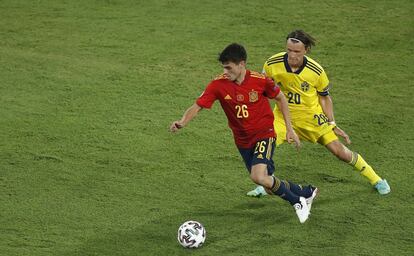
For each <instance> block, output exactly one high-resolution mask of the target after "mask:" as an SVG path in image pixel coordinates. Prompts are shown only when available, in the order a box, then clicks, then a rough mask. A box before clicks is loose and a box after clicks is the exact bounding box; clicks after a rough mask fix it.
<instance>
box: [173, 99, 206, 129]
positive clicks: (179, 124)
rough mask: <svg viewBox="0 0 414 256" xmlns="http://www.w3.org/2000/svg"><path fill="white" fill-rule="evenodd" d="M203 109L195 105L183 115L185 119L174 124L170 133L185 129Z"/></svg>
mask: <svg viewBox="0 0 414 256" xmlns="http://www.w3.org/2000/svg"><path fill="white" fill-rule="evenodd" d="M202 109H203V108H202V107H200V106H199V105H197V104H196V103H194V104H193V105H192V106H191V107H189V108H188V109H187V110H186V111H185V112H184V114H183V117H182V118H181V119H180V120H177V121H174V122H172V124H171V126H170V132H176V131H178V130H179V129H181V128H183V127H184V126H186V125H187V124H188V122H190V121H191V120H192V119H193V118H194V117H195V116H196V115H197V113H198V112H199V111H200V110H202Z"/></svg>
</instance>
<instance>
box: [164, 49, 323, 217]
mask: <svg viewBox="0 0 414 256" xmlns="http://www.w3.org/2000/svg"><path fill="white" fill-rule="evenodd" d="M246 60H247V54H246V50H245V49H244V47H243V46H242V45H239V44H235V43H234V44H230V45H228V46H227V47H226V48H225V49H224V50H223V51H222V52H221V54H220V56H219V61H220V62H221V64H222V66H223V70H224V73H223V74H222V75H220V76H218V77H217V78H216V79H214V80H213V81H211V82H210V84H209V85H208V86H207V88H206V89H205V91H204V92H203V94H202V95H201V96H200V97H199V98H198V99H197V100H196V102H195V103H194V104H193V105H192V106H191V107H190V108H188V109H187V110H186V111H185V113H184V115H183V117H182V118H181V119H180V120H178V121H174V122H173V123H172V124H171V126H170V131H171V132H176V131H177V130H178V129H181V128H183V127H185V126H186V125H187V123H188V122H190V121H191V120H192V119H193V118H194V117H195V116H196V115H197V113H198V112H199V111H200V110H202V109H203V108H207V109H209V108H211V106H212V105H213V103H214V101H216V100H218V101H219V102H220V104H221V106H222V108H223V110H224V112H225V114H226V116H227V119H228V125H229V127H230V128H231V130H232V132H233V135H234V141H235V143H236V146H237V148H238V149H239V152H240V154H241V156H242V157H243V160H244V163H245V165H246V168H247V170H248V171H249V173H250V178H251V179H252V180H253V181H254V182H255V183H256V184H259V185H262V186H263V187H264V188H265V189H266V190H267V192H269V194H274V195H278V196H280V197H281V198H282V199H284V200H286V201H288V202H289V203H290V204H291V205H292V206H293V207H294V209H295V211H296V214H297V216H298V218H299V221H300V222H301V223H304V222H305V221H306V220H307V219H308V217H309V214H310V207H311V204H312V201H313V199H314V198H315V196H316V194H317V192H318V189H317V188H315V187H313V186H310V185H309V186H306V187H302V186H300V185H297V184H295V183H293V182H290V181H285V180H280V179H279V178H277V177H275V176H274V175H273V173H274V170H275V167H274V163H273V160H272V157H273V151H274V148H275V136H276V134H275V131H274V128H273V121H274V116H273V112H272V109H271V106H270V104H269V101H268V99H275V100H276V103H277V104H278V106H279V107H280V109H281V112H282V113H283V117H284V120H285V123H286V140H287V141H288V142H289V143H292V142H294V143H295V144H296V146H297V147H300V141H299V138H298V136H297V135H296V133H295V132H294V131H293V129H292V126H291V122H290V117H289V109H288V105H287V102H286V98H285V96H284V95H283V93H280V89H279V87H278V86H276V85H275V84H274V82H273V81H272V80H271V79H269V78H266V77H265V76H264V75H262V74H260V73H257V72H253V71H250V70H247V69H246Z"/></svg>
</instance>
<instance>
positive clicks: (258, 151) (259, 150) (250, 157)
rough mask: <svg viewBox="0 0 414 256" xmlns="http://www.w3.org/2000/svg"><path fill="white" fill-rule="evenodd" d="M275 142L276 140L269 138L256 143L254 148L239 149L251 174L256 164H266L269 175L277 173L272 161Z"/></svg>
mask: <svg viewBox="0 0 414 256" xmlns="http://www.w3.org/2000/svg"><path fill="white" fill-rule="evenodd" d="M275 141H276V139H275V138H267V139H263V140H259V141H258V142H256V145H255V146H254V147H251V148H238V149H239V152H240V155H241V156H242V157H243V161H244V164H245V165H246V168H247V170H248V171H249V172H250V171H251V169H252V166H253V165H255V164H266V165H267V174H268V175H272V174H273V173H274V172H275V164H274V163H273V160H272V157H273V152H274V150H275Z"/></svg>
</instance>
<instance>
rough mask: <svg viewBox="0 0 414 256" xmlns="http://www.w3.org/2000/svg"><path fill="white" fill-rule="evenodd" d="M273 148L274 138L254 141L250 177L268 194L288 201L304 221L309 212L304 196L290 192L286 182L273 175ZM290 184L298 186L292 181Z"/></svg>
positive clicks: (300, 219) (301, 220)
mask: <svg viewBox="0 0 414 256" xmlns="http://www.w3.org/2000/svg"><path fill="white" fill-rule="evenodd" d="M274 148H275V139H274V138H268V139H264V140H260V141H258V142H257V143H256V146H255V147H254V151H253V153H252V157H251V169H250V178H251V179H252V181H253V182H255V183H256V184H258V185H261V186H263V187H264V188H265V189H266V190H267V191H268V192H269V193H270V194H273V195H278V196H279V197H281V198H282V199H284V200H286V201H288V202H289V203H290V204H291V205H292V206H293V207H294V208H295V211H296V214H297V216H298V218H299V221H300V222H301V223H304V222H305V221H306V220H307V219H308V217H309V214H310V210H309V207H308V205H307V202H306V198H305V197H302V196H300V195H297V194H295V193H294V192H292V191H291V190H290V189H289V183H288V182H286V181H283V180H280V179H278V178H277V177H275V176H273V173H274V170H275V166H274V163H273V159H272V157H273V153H274ZM291 184H293V185H294V186H297V187H299V185H296V184H294V183H291Z"/></svg>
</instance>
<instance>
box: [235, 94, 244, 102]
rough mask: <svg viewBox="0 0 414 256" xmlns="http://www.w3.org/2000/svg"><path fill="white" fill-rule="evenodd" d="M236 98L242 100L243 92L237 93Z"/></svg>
mask: <svg viewBox="0 0 414 256" xmlns="http://www.w3.org/2000/svg"><path fill="white" fill-rule="evenodd" d="M236 99H237V101H244V95H243V94H237V96H236Z"/></svg>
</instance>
